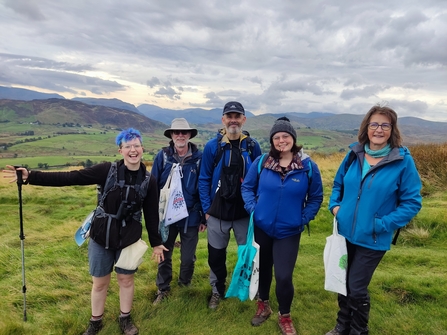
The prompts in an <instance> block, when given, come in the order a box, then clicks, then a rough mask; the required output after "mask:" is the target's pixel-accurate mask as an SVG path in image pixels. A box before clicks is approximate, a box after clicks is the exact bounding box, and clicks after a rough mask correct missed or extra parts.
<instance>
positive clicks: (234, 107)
mask: <svg viewBox="0 0 447 335" xmlns="http://www.w3.org/2000/svg"><path fill="white" fill-rule="evenodd" d="M227 113H240V114H242V115H245V109H244V106H242V104H241V103H240V102H237V101H230V102H227V103H226V104H225V106H224V108H223V113H222V115H224V114H227Z"/></svg>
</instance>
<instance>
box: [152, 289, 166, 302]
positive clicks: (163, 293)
mask: <svg viewBox="0 0 447 335" xmlns="http://www.w3.org/2000/svg"><path fill="white" fill-rule="evenodd" d="M168 294H169V291H160V290H158V291H157V296H156V298H155V300H154V302H153V303H152V305H154V306H155V305H158V304H159V303H161V302H162V301H163V300H165V299H167V298H168Z"/></svg>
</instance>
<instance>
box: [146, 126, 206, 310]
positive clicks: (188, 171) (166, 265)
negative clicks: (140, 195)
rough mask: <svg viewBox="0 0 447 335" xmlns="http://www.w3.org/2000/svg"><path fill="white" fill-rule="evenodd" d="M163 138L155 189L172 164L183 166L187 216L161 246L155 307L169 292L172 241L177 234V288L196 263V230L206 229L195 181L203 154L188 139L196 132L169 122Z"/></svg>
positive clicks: (161, 184) (188, 280)
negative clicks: (164, 142) (169, 124)
mask: <svg viewBox="0 0 447 335" xmlns="http://www.w3.org/2000/svg"><path fill="white" fill-rule="evenodd" d="M164 135H165V136H166V137H167V138H169V139H171V140H170V141H169V145H168V146H167V147H164V148H162V149H161V150H160V151H159V152H158V154H157V156H156V157H155V159H154V164H153V166H152V171H151V172H152V175H153V176H154V177H155V178H156V179H157V182H158V188H159V189H160V190H161V189H162V188H163V187H164V185H165V183H166V180H167V179H168V176H169V173H170V171H171V168H172V164H173V163H179V164H181V166H182V174H183V178H182V191H183V196H184V198H185V202H186V205H187V207H188V214H189V216H188V217H186V218H185V219H182V220H180V221H178V222H176V223H173V224H171V225H169V236H168V239H167V240H166V242H165V243H164V246H165V247H166V248H167V249H168V251H165V252H164V261H162V262H161V263H159V265H158V273H157V279H156V285H157V287H158V291H157V297H156V298H155V300H154V302H153V303H154V305H156V304H159V303H160V302H161V301H163V300H164V299H165V298H166V297H167V295H168V294H169V291H170V289H171V280H172V252H173V249H174V244H175V240H176V238H177V236H178V235H180V242H181V248H180V273H179V278H178V285H179V286H189V285H190V284H191V279H192V275H193V273H194V263H195V260H196V255H195V254H196V247H197V243H198V241H199V235H198V233H199V231H200V232H202V231H205V229H206V226H205V225H204V224H202V222H205V219H204V217H203V213H202V206H201V204H200V199H199V192H198V189H197V181H198V177H199V166H200V161H201V158H202V152H201V151H200V150H198V149H197V146H196V145H195V144H194V143H191V142H190V141H189V140H190V139H192V138H194V137H195V136H196V135H197V129H195V128H191V127H190V126H189V123H188V121H186V119H184V118H176V119H174V120H172V123H171V128H168V129H166V130H165V132H164Z"/></svg>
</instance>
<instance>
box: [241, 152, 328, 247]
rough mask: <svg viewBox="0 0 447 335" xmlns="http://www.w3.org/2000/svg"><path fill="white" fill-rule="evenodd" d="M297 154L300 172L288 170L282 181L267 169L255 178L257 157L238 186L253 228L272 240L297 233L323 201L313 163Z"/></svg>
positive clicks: (316, 167) (321, 187) (319, 181)
mask: <svg viewBox="0 0 447 335" xmlns="http://www.w3.org/2000/svg"><path fill="white" fill-rule="evenodd" d="M299 154H300V155H301V161H302V164H303V169H295V170H292V171H290V172H289V173H288V174H287V175H286V176H285V178H284V180H281V176H280V175H279V173H278V172H277V171H273V170H270V169H269V168H268V167H266V168H264V169H262V171H261V174H260V175H259V176H258V162H259V159H260V158H257V159H256V160H255V161H254V162H253V165H252V166H251V168H250V170H249V171H248V174H247V176H246V177H245V180H244V182H243V183H242V197H243V199H244V201H245V209H246V210H247V212H249V213H251V212H253V211H254V223H255V225H256V226H257V227H259V228H261V229H262V230H263V231H264V232H265V233H266V234H267V235H269V236H270V237H272V238H276V239H282V238H286V237H289V236H293V235H296V234H299V233H301V232H302V231H303V230H304V226H305V225H307V224H309V222H310V221H311V220H313V219H314V218H315V215H317V213H318V210H319V209H320V206H321V202H322V201H323V183H322V181H321V175H320V171H319V169H318V166H317V164H315V163H314V162H313V161H311V160H310V157H309V156H308V155H306V154H303V153H302V152H300V153H299ZM309 162H310V164H311V165H312V175H311V176H309V169H310V167H309Z"/></svg>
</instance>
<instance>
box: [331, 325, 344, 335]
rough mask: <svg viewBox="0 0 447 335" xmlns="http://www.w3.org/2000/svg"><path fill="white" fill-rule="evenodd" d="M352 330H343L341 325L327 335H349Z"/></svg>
mask: <svg viewBox="0 0 447 335" xmlns="http://www.w3.org/2000/svg"><path fill="white" fill-rule="evenodd" d="M349 332H350V330H349V329H348V330H342V329H341V327H340V326H339V325H336V326H335V328H334V329H332V330H331V331H329V332H327V333H326V335H349Z"/></svg>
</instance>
